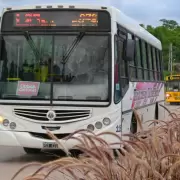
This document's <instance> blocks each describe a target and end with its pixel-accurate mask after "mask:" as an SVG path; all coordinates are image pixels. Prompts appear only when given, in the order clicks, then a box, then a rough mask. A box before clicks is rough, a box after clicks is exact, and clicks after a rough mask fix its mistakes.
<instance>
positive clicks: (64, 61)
mask: <svg viewBox="0 0 180 180" xmlns="http://www.w3.org/2000/svg"><path fill="white" fill-rule="evenodd" d="M84 35H85V32H80V33H79V34H78V36H77V37H76V39H75V40H74V41H73V43H72V45H71V46H70V48H69V49H68V51H67V52H66V53H65V55H63V58H62V61H61V63H62V64H63V69H62V74H63V75H64V74H65V64H66V63H67V61H68V59H69V58H70V56H71V54H72V53H73V51H74V49H75V48H76V47H77V46H78V44H79V42H80V41H81V40H82V38H83V37H84Z"/></svg>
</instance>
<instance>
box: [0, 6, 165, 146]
mask: <svg viewBox="0 0 180 180" xmlns="http://www.w3.org/2000/svg"><path fill="white" fill-rule="evenodd" d="M70 5H72V4H63V8H64V9H69V8H70V7H69V6H70ZM58 6H59V4H58V5H57V4H54V5H52V9H51V10H52V11H53V8H57V7H58ZM35 8H36V5H33V6H23V7H12V8H11V10H21V9H23V10H25V9H35ZM41 9H47V5H42V6H41ZM74 9H91V10H92V9H94V10H104V8H102V7H101V6H92V5H81V4H79V5H75V8H74ZM105 10H107V11H108V12H109V13H110V16H111V32H109V34H111V50H112V53H111V58H112V60H111V61H112V62H111V65H112V66H111V68H110V69H111V71H112V74H111V80H112V83H111V85H112V87H111V98H110V99H111V102H110V103H109V102H98V103H95V102H80V101H77V102H71V101H61V104H60V105H59V104H58V103H59V102H58V101H54V102H53V103H54V104H53V105H54V106H49V105H47V101H35V102H34V101H31V100H20V101H17V100H5V101H4V100H0V104H1V105H0V136H1V137H2V138H0V145H2V146H21V147H26V148H37V149H43V148H44V145H43V144H46V143H53V142H54V141H53V140H51V139H50V138H49V137H48V136H47V134H46V129H45V128H47V129H50V131H51V132H52V133H53V134H55V135H57V137H59V140H60V142H61V143H62V144H63V145H65V146H66V147H67V148H72V147H73V146H74V145H76V144H77V142H76V141H75V140H67V141H65V140H63V139H62V138H63V137H67V136H68V135H69V134H71V133H73V132H74V131H77V130H79V129H87V127H88V125H93V126H94V127H95V126H96V125H95V124H96V123H97V122H101V123H102V124H103V120H104V119H105V118H108V119H110V121H111V123H110V125H108V126H105V125H103V127H102V128H100V129H97V128H95V131H94V132H95V133H97V134H98V133H103V132H106V131H108V132H113V133H116V134H117V135H119V136H121V134H126V133H129V132H130V125H131V121H132V116H133V109H134V108H135V109H136V110H137V112H138V114H139V116H140V119H141V121H142V122H145V121H147V120H153V119H154V118H155V115H154V114H155V110H156V105H158V116H159V119H163V118H164V110H163V108H161V107H160V106H159V105H160V104H162V105H163V103H164V102H163V100H164V86H163V83H161V82H156V83H153V82H129V87H128V90H127V92H126V94H125V95H124V97H123V98H122V100H121V101H120V102H119V103H117V104H115V103H114V89H115V88H114V78H115V77H114V68H115V67H114V66H115V64H114V58H115V57H114V36H115V35H116V33H117V23H118V24H120V25H121V26H122V27H124V28H126V29H127V30H128V31H130V32H132V33H133V34H135V35H137V36H138V37H140V38H141V39H143V40H144V41H145V42H147V43H149V44H151V45H152V46H154V47H156V48H157V49H159V50H162V46H161V42H160V41H159V40H158V39H156V38H155V37H154V36H152V35H151V34H150V33H148V32H147V31H146V30H145V29H144V28H142V27H141V26H139V24H138V23H136V22H135V21H134V20H132V19H131V18H129V17H127V16H126V15H124V14H123V13H122V12H121V11H120V10H117V9H116V8H114V7H107V8H106V9H105ZM7 11H9V10H7V9H6V8H4V9H3V13H2V19H3V14H4V13H5V12H7ZM1 23H2V21H1ZM138 88H139V89H138ZM149 88H151V92H149ZM153 88H155V90H154V91H153ZM137 91H138V93H139V94H137ZM142 92H143V93H145V94H146V96H145V94H141V93H142ZM5 102H6V103H5ZM7 103H9V105H8V104H7ZM21 103H24V104H27V105H21ZM40 103H41V106H40V105H39V104H40ZM73 103H75V104H73ZM11 104H13V105H11ZM72 104H73V106H72ZM98 106H99V107H98ZM100 106H104V107H100ZM16 109H18V112H19V111H21V112H20V113H16ZM26 110H27V111H29V110H34V111H35V110H39V111H40V112H41V111H42V110H47V111H48V110H51V111H52V110H55V111H56V110H57V111H59V110H61V111H63V110H68V111H69V112H70V111H78V110H79V111H84V110H87V111H89V112H90V113H89V116H88V117H85V118H79V119H78V120H73V118H72V120H70V122H66V121H64V122H63V121H61V122H60V121H59V122H57V121H40V120H39V121H37V120H36V121H35V120H33V119H30V118H26V117H25V115H24V114H23V113H25V112H26ZM31 116H33V115H32V114H31ZM3 119H8V120H9V121H10V122H16V128H15V130H12V129H10V127H9V126H4V125H3ZM144 127H145V129H146V128H147V127H146V125H144ZM102 138H103V139H104V140H106V141H107V142H108V143H114V142H119V139H117V138H116V137H114V136H109V135H108V136H107V135H103V136H102ZM52 145H53V144H52ZM60 148H61V147H60ZM112 148H119V145H116V146H112ZM51 149H57V146H56V145H55V146H54V147H52V146H51Z"/></svg>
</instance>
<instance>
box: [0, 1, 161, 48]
mask: <svg viewBox="0 0 180 180" xmlns="http://www.w3.org/2000/svg"><path fill="white" fill-rule="evenodd" d="M72 6H73V7H72ZM49 8H52V9H53V8H64V9H67V8H68V9H71V8H73V9H76V8H77V9H97V10H100V9H105V10H107V11H108V12H109V13H110V14H111V19H112V21H115V22H117V23H118V24H120V25H121V26H122V27H124V28H125V29H127V30H128V31H130V32H131V33H132V34H134V35H136V36H137V37H139V38H141V39H143V40H144V41H146V42H147V43H149V44H151V45H152V46H154V47H156V48H158V49H160V50H161V49H162V45H161V42H160V41H159V40H158V39H157V38H156V37H154V36H153V35H152V34H150V33H149V32H148V31H147V30H145V29H144V28H143V27H141V26H140V25H139V23H138V22H136V21H135V20H133V19H132V18H130V17H128V16H126V15H125V14H124V13H123V12H122V11H120V10H119V9H117V8H115V7H113V6H107V7H104V6H100V5H92V4H76V3H75V4H72V3H71V4H67V3H60V4H34V5H25V6H12V7H8V8H3V13H4V12H6V11H9V10H21V9H23V10H25V9H49ZM3 13H2V14H3Z"/></svg>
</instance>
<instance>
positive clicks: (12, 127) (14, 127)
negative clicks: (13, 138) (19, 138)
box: [9, 122, 16, 130]
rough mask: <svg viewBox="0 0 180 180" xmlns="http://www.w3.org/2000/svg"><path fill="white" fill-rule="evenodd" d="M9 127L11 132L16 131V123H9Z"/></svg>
mask: <svg viewBox="0 0 180 180" xmlns="http://www.w3.org/2000/svg"><path fill="white" fill-rule="evenodd" d="M9 127H10V128H11V129H12V130H14V129H16V123H15V122H11V123H10V125H9Z"/></svg>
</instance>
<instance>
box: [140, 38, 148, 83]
mask: <svg viewBox="0 0 180 180" xmlns="http://www.w3.org/2000/svg"><path fill="white" fill-rule="evenodd" d="M141 50H142V61H143V67H144V79H145V80H148V79H149V78H148V66H147V63H148V61H147V54H146V44H145V42H144V41H141Z"/></svg>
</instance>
